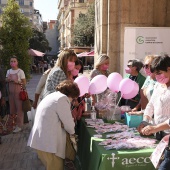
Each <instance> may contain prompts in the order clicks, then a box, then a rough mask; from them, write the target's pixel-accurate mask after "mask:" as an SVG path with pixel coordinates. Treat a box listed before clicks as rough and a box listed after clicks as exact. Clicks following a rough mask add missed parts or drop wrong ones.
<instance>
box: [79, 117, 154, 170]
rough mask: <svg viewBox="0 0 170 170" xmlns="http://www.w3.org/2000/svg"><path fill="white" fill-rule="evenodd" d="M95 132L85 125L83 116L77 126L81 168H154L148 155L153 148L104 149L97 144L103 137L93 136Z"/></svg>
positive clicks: (107, 169)
mask: <svg viewBox="0 0 170 170" xmlns="http://www.w3.org/2000/svg"><path fill="white" fill-rule="evenodd" d="M94 134H96V132H95V131H94V129H93V128H89V127H87V126H86V123H85V118H82V119H81V121H80V126H79V128H78V135H79V141H78V157H79V160H80V162H81V167H82V170H111V169H114V170H129V169H130V170H136V169H138V170H144V169H145V170H154V169H155V168H154V166H153V165H152V163H151V161H150V159H149V157H150V155H151V153H152V152H153V150H154V149H137V150H135V149H131V150H115V149H112V150H106V149H105V148H104V147H103V146H100V145H98V144H99V143H100V142H101V141H102V140H103V139H106V138H105V137H106V135H103V139H100V138H95V137H93V136H94Z"/></svg>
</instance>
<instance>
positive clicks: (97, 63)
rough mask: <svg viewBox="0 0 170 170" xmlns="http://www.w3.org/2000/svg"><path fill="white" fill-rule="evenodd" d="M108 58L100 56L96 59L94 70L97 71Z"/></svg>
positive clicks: (104, 55)
mask: <svg viewBox="0 0 170 170" xmlns="http://www.w3.org/2000/svg"><path fill="white" fill-rule="evenodd" d="M109 59H110V58H109V57H108V56H107V55H106V54H100V56H99V58H98V59H97V61H96V63H95V68H96V69H98V68H99V67H100V66H101V65H102V64H103V63H105V62H106V60H109Z"/></svg>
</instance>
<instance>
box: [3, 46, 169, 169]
mask: <svg viewBox="0 0 170 170" xmlns="http://www.w3.org/2000/svg"><path fill="white" fill-rule="evenodd" d="M109 62H110V58H109V57H108V56H107V55H106V54H101V55H100V56H98V59H97V60H96V63H95V67H94V69H93V70H92V71H91V73H90V79H93V78H94V77H95V76H97V75H105V76H106V77H108V76H109V74H110V72H109ZM18 64H19V63H18V60H17V57H15V56H12V57H11V59H10V66H11V69H9V70H8V71H7V73H6V78H5V76H4V75H3V71H2V70H0V91H1V105H4V104H5V100H6V99H5V97H6V89H8V93H7V94H8V99H9V105H10V114H16V113H17V118H16V120H15V121H16V126H15V129H14V130H13V132H14V133H18V132H20V131H21V130H22V127H23V115H24V114H23V110H22V101H21V100H20V98H19V93H20V90H21V86H25V85H26V79H25V74H24V72H23V70H22V69H20V68H19V65H18ZM142 68H143V69H144V71H145V74H146V75H147V77H146V78H145V76H143V75H142V74H141V73H140V71H141V69H142ZM42 72H43V74H42V77H41V79H40V81H39V83H38V85H37V88H36V92H35V99H34V102H33V105H32V106H33V107H34V109H36V115H35V120H34V125H33V128H32V130H31V133H30V136H29V140H28V146H30V147H32V148H34V149H35V150H36V151H37V154H38V156H39V158H40V160H41V161H42V162H43V164H44V165H45V167H46V168H47V170H53V169H55V170H56V169H58V170H63V169H64V167H63V166H64V159H65V150H66V134H67V133H69V134H70V135H73V134H74V133H75V125H78V122H79V120H80V119H81V116H82V115H83V113H84V112H85V98H90V99H91V105H92V106H95V104H96V103H97V102H98V101H99V100H100V98H101V97H102V96H103V95H105V94H106V93H107V90H106V91H104V92H102V93H101V94H98V95H90V94H85V95H84V96H81V97H79V95H80V91H79V88H78V86H77V84H76V83H74V80H75V79H76V78H77V77H78V75H79V74H80V73H81V74H83V63H82V62H81V61H80V60H79V59H78V58H77V55H76V54H75V53H74V51H73V50H69V49H66V50H63V51H61V52H60V54H59V55H58V60H57V62H56V63H55V64H53V65H51V68H47V69H46V70H43V71H42ZM125 72H126V73H127V75H126V77H128V78H129V79H131V80H133V81H135V82H136V83H138V84H139V92H138V94H137V95H136V96H135V97H134V98H132V99H128V100H123V99H122V101H121V105H128V106H130V108H131V111H130V112H129V114H136V115H139V114H143V117H144V119H143V121H142V123H141V124H140V125H139V127H138V131H139V133H141V134H142V135H151V134H154V133H157V132H159V133H157V136H156V137H157V138H158V139H161V138H163V137H164V136H165V135H167V134H169V132H170V131H169V129H170V100H169V99H170V57H169V56H168V55H163V56H156V55H149V56H146V57H145V59H144V63H142V62H141V61H140V60H137V59H133V60H129V61H128V63H127V68H125ZM6 87H7V88H6ZM56 167H57V168H56Z"/></svg>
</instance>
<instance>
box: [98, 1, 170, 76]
mask: <svg viewBox="0 0 170 170" xmlns="http://www.w3.org/2000/svg"><path fill="white" fill-rule="evenodd" d="M95 17H96V18H95V59H96V58H97V56H98V54H101V53H107V54H108V55H109V56H110V58H111V60H110V71H117V72H120V73H122V72H123V56H124V29H125V27H169V26H170V0H95Z"/></svg>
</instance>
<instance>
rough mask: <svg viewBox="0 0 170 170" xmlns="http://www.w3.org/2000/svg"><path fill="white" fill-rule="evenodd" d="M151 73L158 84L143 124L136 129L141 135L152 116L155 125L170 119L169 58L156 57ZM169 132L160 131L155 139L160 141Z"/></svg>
mask: <svg viewBox="0 0 170 170" xmlns="http://www.w3.org/2000/svg"><path fill="white" fill-rule="evenodd" d="M151 72H153V73H155V77H156V80H157V82H158V83H156V85H155V87H154V91H153V94H152V97H151V99H150V101H149V103H148V104H147V106H146V109H145V112H144V118H143V122H141V124H140V125H139V127H138V131H139V132H140V133H141V134H142V131H143V128H144V127H145V126H146V125H148V124H149V122H150V121H151V120H152V117H153V116H154V123H155V125H158V124H160V123H163V122H164V121H166V120H168V119H170V57H169V56H168V55H164V56H158V57H156V58H155V59H154V60H153V61H152V64H151ZM169 132H170V130H166V131H161V132H160V133H159V136H156V137H157V139H161V138H162V137H163V136H165V135H166V134H167V133H169ZM145 135H146V133H145ZM157 135H158V134H157Z"/></svg>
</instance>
